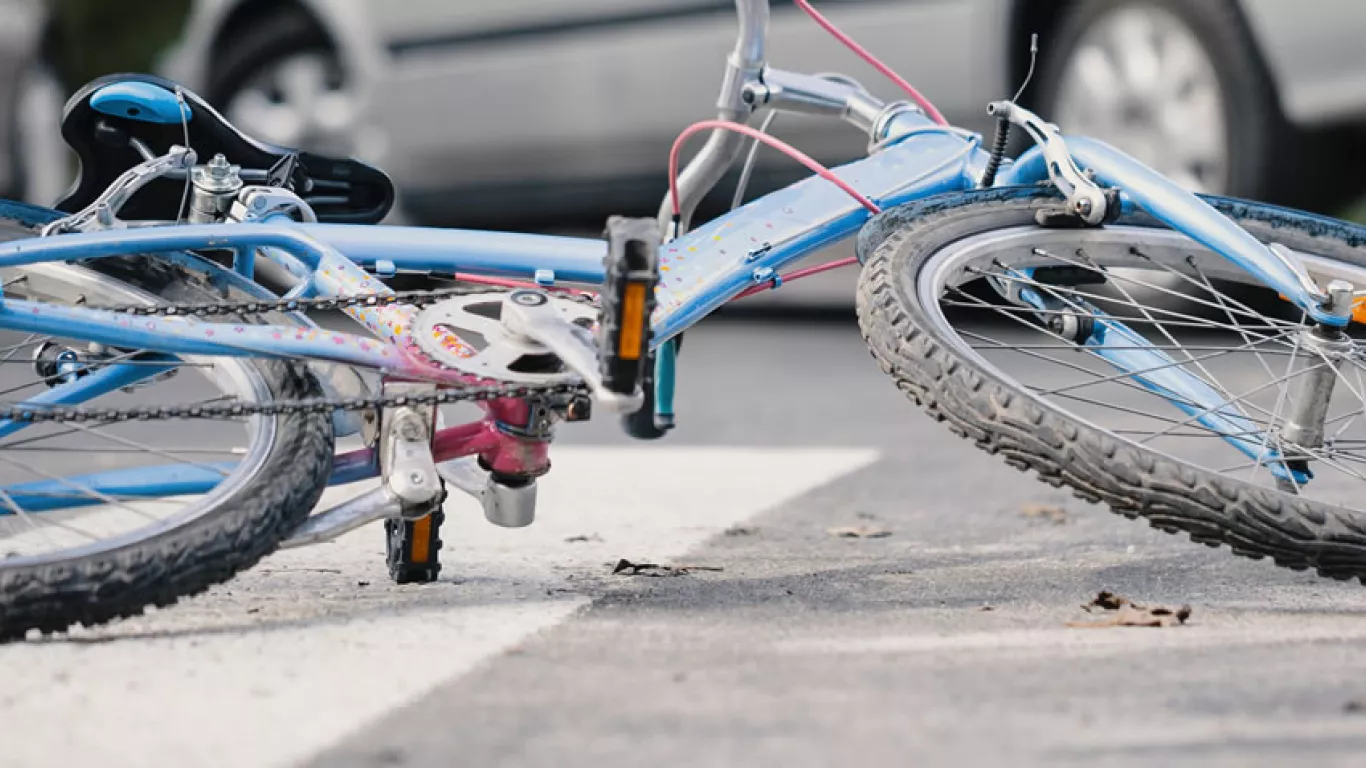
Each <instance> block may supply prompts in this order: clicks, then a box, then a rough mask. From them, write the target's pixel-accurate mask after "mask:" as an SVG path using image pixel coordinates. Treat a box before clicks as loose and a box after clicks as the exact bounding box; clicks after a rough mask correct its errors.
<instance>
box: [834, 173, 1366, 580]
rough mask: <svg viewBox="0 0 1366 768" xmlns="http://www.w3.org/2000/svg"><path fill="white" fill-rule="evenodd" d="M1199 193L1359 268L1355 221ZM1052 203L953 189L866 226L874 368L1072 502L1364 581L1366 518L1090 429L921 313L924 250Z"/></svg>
mask: <svg viewBox="0 0 1366 768" xmlns="http://www.w3.org/2000/svg"><path fill="white" fill-rule="evenodd" d="M1205 199H1206V200H1207V202H1209V203H1211V204H1212V205H1213V206H1215V207H1216V208H1217V209H1218V210H1220V211H1221V212H1222V213H1224V214H1225V215H1228V216H1229V217H1230V218H1232V219H1233V220H1234V221H1236V222H1237V223H1239V224H1240V225H1241V226H1243V227H1245V228H1246V229H1247V230H1248V231H1249V232H1250V233H1252V234H1253V235H1254V236H1257V237H1259V238H1261V239H1263V240H1268V239H1271V238H1273V237H1274V239H1275V241H1276V242H1279V243H1283V244H1285V245H1286V246H1289V247H1291V248H1294V249H1297V250H1302V251H1307V252H1310V253H1314V254H1317V255H1319V256H1322V257H1326V258H1331V259H1335V260H1338V261H1341V262H1344V263H1348V264H1352V265H1355V266H1357V267H1362V268H1366V228H1362V227H1359V226H1355V225H1351V224H1348V223H1346V222H1341V221H1337V220H1333V219H1328V218H1325V217H1320V216H1315V215H1312V214H1306V213H1302V212H1299V211H1293V210H1289V209H1285V208H1279V207H1276V206H1270V205H1262V204H1258V203H1252V202H1247V201H1242V200H1235V199H1229V198H1220V197H1213V196H1209V197H1206V198H1205ZM1057 202H1058V197H1057V195H1056V193H1055V192H1052V191H1048V190H1044V189H1043V188H1018V189H1006V190H986V191H978V192H968V193H953V194H950V195H943V196H939V197H936V198H934V199H931V200H928V201H925V202H923V203H920V204H908V205H906V206H901V207H899V208H896V209H892V210H889V211H887V212H885V213H884V214H882V215H880V216H879V217H876V218H875V220H874V221H872V222H870V224H869V226H868V227H867V228H866V229H865V230H864V232H863V233H862V234H861V236H860V242H859V252H860V255H861V259H862V260H863V261H864V262H865V263H864V267H863V271H862V274H861V276H860V281H859V288H858V293H857V300H856V303H857V313H858V318H859V324H860V328H861V330H862V334H863V337H864V340H865V342H866V343H867V345H868V348H869V350H870V352H871V353H872V356H873V357H874V359H875V360H876V361H877V362H878V364H879V366H880V367H881V369H882V370H883V371H884V372H885V373H887V374H888V375H890V376H891V377H892V378H893V379H894V380H895V382H896V384H897V386H898V387H899V388H900V389H901V390H902V391H903V392H904V393H905V394H906V395H907V397H908V398H909V399H910V400H912V401H913V402H915V403H916V404H918V405H919V406H921V407H922V408H923V409H924V410H925V411H926V412H927V413H928V414H929V415H930V416H931V417H932V418H934V419H936V420H938V421H940V422H944V423H946V424H947V426H948V428H949V429H950V431H952V432H953V433H955V434H957V435H959V436H961V437H964V438H966V439H969V440H972V441H973V442H974V443H975V444H976V446H977V447H978V448H980V449H982V450H984V451H986V452H987V453H990V454H996V455H1001V456H1002V457H1004V459H1005V461H1006V462H1007V463H1008V464H1010V465H1011V466H1014V467H1015V468H1016V469H1019V470H1020V471H1031V470H1032V471H1033V472H1034V473H1035V474H1036V476H1037V478H1038V479H1039V480H1041V481H1043V482H1045V483H1047V484H1049V485H1051V486H1054V487H1062V486H1067V487H1069V488H1070V489H1071V490H1072V491H1073V492H1074V494H1075V495H1076V496H1078V497H1079V498H1082V499H1085V500H1087V501H1090V502H1095V503H1104V504H1106V505H1108V506H1109V508H1110V509H1111V510H1112V511H1114V512H1117V513H1119V514H1121V515H1123V516H1125V517H1127V518H1130V519H1137V518H1144V519H1146V520H1147V521H1148V522H1149V523H1150V524H1151V525H1152V526H1153V527H1155V528H1158V529H1160V530H1163V531H1166V532H1168V533H1174V534H1176V533H1185V534H1187V535H1188V536H1189V537H1190V538H1191V539H1192V540H1194V541H1196V542H1198V543H1201V544H1205V545H1207V546H1212V547H1217V546H1221V545H1223V546H1228V547H1229V548H1230V549H1231V550H1232V551H1233V553H1234V554H1235V555H1238V556H1243V557H1248V558H1252V559H1258V560H1259V559H1264V558H1266V559H1270V560H1271V561H1273V562H1274V563H1276V564H1277V565H1279V566H1282V567H1285V568H1289V569H1292V570H1296V571H1303V570H1308V569H1313V570H1315V571H1316V572H1317V573H1318V574H1319V575H1321V576H1324V577H1328V578H1333V579H1338V580H1349V579H1352V578H1356V579H1358V580H1361V581H1363V582H1364V583H1366V515H1363V514H1361V513H1357V512H1354V511H1352V510H1349V509H1346V508H1343V507H1338V506H1335V505H1331V504H1326V503H1322V502H1318V501H1315V500H1310V499H1306V498H1303V497H1301V496H1295V495H1291V494H1288V493H1285V492H1282V491H1277V490H1274V489H1271V488H1266V487H1261V486H1257V485H1253V484H1251V483H1248V482H1244V481H1241V480H1238V479H1234V478H1230V477H1227V476H1222V475H1219V474H1217V473H1214V472H1210V471H1208V470H1205V469H1202V468H1200V467H1197V466H1194V465H1192V464H1189V463H1185V462H1181V461H1176V460H1173V459H1172V458H1171V457H1169V456H1167V455H1166V454H1163V453H1159V452H1157V451H1152V450H1149V449H1147V448H1144V447H1141V446H1140V445H1138V444H1137V443H1136V442H1134V441H1131V440H1127V439H1124V438H1122V437H1119V436H1117V435H1115V434H1113V433H1109V432H1107V431H1104V430H1100V429H1097V428H1095V427H1093V426H1092V425H1090V424H1089V423H1088V422H1086V421H1083V420H1080V419H1077V418H1073V417H1072V416H1070V415H1069V414H1068V413H1067V412H1066V411H1065V410H1063V409H1061V408H1058V407H1056V406H1054V405H1053V404H1052V403H1051V401H1048V400H1045V399H1043V398H1040V397H1036V396H1035V395H1033V394H1032V393H1030V392H1028V391H1027V390H1025V389H1023V388H1021V387H1019V386H1016V385H1015V384H1014V383H1013V382H1011V381H1009V380H1008V379H1007V378H1006V377H1005V376H1003V375H1002V374H1000V373H999V372H997V371H995V370H993V369H992V368H991V367H990V366H984V365H981V364H979V361H978V360H977V359H974V357H973V356H971V355H968V354H964V353H963V351H962V350H961V349H959V348H958V345H957V344H956V343H954V341H953V340H952V339H950V338H948V337H947V335H946V334H945V333H944V332H943V329H942V327H940V325H939V324H938V323H937V322H933V321H932V320H931V318H930V316H929V313H928V312H927V311H926V308H925V306H924V305H923V304H922V303H921V301H920V300H919V299H918V298H917V297H918V295H919V291H918V290H915V284H916V281H917V280H918V279H919V278H920V275H921V270H922V268H924V267H925V266H926V264H927V263H928V262H929V261H930V260H931V258H932V257H933V256H934V255H935V254H936V253H938V252H940V251H941V250H942V249H944V248H945V247H947V246H949V245H951V244H952V243H954V242H957V241H960V240H962V239H964V238H968V237H972V236H974V235H978V234H984V233H989V232H992V231H994V230H999V229H1004V228H1007V227H1020V226H1028V225H1037V220H1036V218H1035V217H1036V214H1037V213H1038V212H1039V211H1040V210H1042V209H1044V208H1046V207H1056V205H1057ZM1116 224H1117V225H1128V226H1135V227H1143V228H1151V229H1157V228H1160V227H1161V225H1160V224H1159V223H1158V222H1156V221H1155V220H1153V219H1151V218H1150V217H1147V216H1145V215H1142V214H1126V215H1124V216H1122V217H1121V218H1120V219H1119V221H1117V222H1116ZM1073 232H1075V233H1078V236H1080V235H1081V234H1082V233H1084V232H1086V230H1083V229H1076V230H1073ZM908 284H909V287H908Z"/></svg>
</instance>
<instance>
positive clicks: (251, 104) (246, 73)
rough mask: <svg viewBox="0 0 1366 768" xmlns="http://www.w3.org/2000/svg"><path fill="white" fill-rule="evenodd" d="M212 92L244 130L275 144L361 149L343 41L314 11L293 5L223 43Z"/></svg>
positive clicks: (340, 151) (348, 151) (345, 151)
mask: <svg viewBox="0 0 1366 768" xmlns="http://www.w3.org/2000/svg"><path fill="white" fill-rule="evenodd" d="M220 51H221V52H220V54H219V56H218V60H217V61H216V62H214V74H213V76H212V78H211V79H210V81H209V88H208V98H209V101H210V102H211V103H212V104H214V105H215V106H216V107H217V108H218V109H219V110H221V111H222V112H223V115H224V117H226V118H227V119H228V121H229V122H231V123H232V124H233V125H235V126H237V128H239V129H240V130H242V131H243V132H245V133H246V134H248V135H249V136H253V137H255V138H258V139H261V140H262V141H267V142H270V143H272V144H278V145H280V146H284V147H290V148H294V149H304V150H308V151H311V152H317V153H320V154H328V155H342V156H349V155H353V154H355V151H354V150H355V146H354V141H353V137H354V135H355V130H356V121H357V116H358V114H357V107H356V98H355V94H354V91H353V87H352V83H351V81H350V78H348V76H347V73H346V70H345V67H344V66H343V65H342V61H341V57H340V55H339V54H338V52H337V48H336V46H335V45H334V44H333V43H332V41H331V40H330V39H329V38H328V36H327V34H326V33H325V32H324V31H323V30H322V29H321V28H320V27H319V26H318V24H317V22H316V21H314V20H313V19H312V18H311V17H310V16H309V15H308V14H307V13H306V12H304V11H303V10H302V9H298V8H285V9H282V10H280V11H278V12H276V13H274V14H271V15H270V16H269V17H266V18H261V19H259V20H258V21H257V22H256V23H253V24H252V26H251V27H250V28H249V29H247V30H246V31H244V32H243V33H241V34H239V35H237V36H235V37H233V38H232V39H229V40H227V41H226V42H225V43H224V44H223V45H222V46H220Z"/></svg>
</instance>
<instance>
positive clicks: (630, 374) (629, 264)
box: [598, 216, 659, 396]
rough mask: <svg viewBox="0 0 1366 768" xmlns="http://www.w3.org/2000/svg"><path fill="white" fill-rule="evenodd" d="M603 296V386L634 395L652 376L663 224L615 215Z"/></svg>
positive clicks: (610, 225) (609, 235) (609, 234)
mask: <svg viewBox="0 0 1366 768" xmlns="http://www.w3.org/2000/svg"><path fill="white" fill-rule="evenodd" d="M605 237H606V240H607V257H606V258H605V259H604V261H603V267H604V269H603V273H604V277H603V286H602V293H601V294H600V305H601V309H600V315H599V321H598V333H599V340H598V341H599V344H598V348H599V366H600V370H601V374H602V384H603V387H604V388H605V389H606V390H608V391H609V392H614V393H617V394H619V395H628V396H629V395H633V394H635V393H636V392H637V391H638V389H639V388H640V385H641V384H642V383H643V382H645V381H647V380H648V379H649V378H650V376H651V373H652V372H651V371H649V370H648V368H647V366H649V365H651V364H652V363H651V358H650V342H651V339H652V333H651V326H650V319H651V317H652V315H653V314H654V309H655V286H656V285H658V284H659V224H658V222H656V221H655V220H654V219H643V218H626V217H623V216H613V217H612V218H610V219H608V220H607V229H606V232H605Z"/></svg>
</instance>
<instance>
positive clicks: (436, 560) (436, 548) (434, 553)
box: [384, 509, 446, 584]
mask: <svg viewBox="0 0 1366 768" xmlns="http://www.w3.org/2000/svg"><path fill="white" fill-rule="evenodd" d="M445 521H446V513H445V512H442V511H441V510H439V509H438V510H436V511H435V512H433V513H431V514H430V515H427V516H426V517H421V518H418V519H416V520H405V519H399V518H390V519H388V520H385V521H384V533H385V541H386V544H387V557H386V560H387V562H388V565H389V578H390V579H391V580H393V582H394V583H395V584H429V583H431V582H434V581H436V580H437V577H438V576H439V575H440V573H441V556H440V553H441V524H442V523H444V522H445Z"/></svg>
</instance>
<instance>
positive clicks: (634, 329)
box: [617, 283, 645, 360]
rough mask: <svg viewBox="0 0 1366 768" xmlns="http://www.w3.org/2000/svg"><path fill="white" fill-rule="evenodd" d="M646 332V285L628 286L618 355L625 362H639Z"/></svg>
mask: <svg viewBox="0 0 1366 768" xmlns="http://www.w3.org/2000/svg"><path fill="white" fill-rule="evenodd" d="M644 330H645V284H644V283H631V284H630V285H628V286H626V298H625V301H624V302H623V306H622V308H621V343H620V345H619V346H618V347H617V354H618V355H620V356H621V359H623V360H639V359H640V352H641V349H640V347H641V340H642V339H643V338H644V333H643V331H644Z"/></svg>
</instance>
